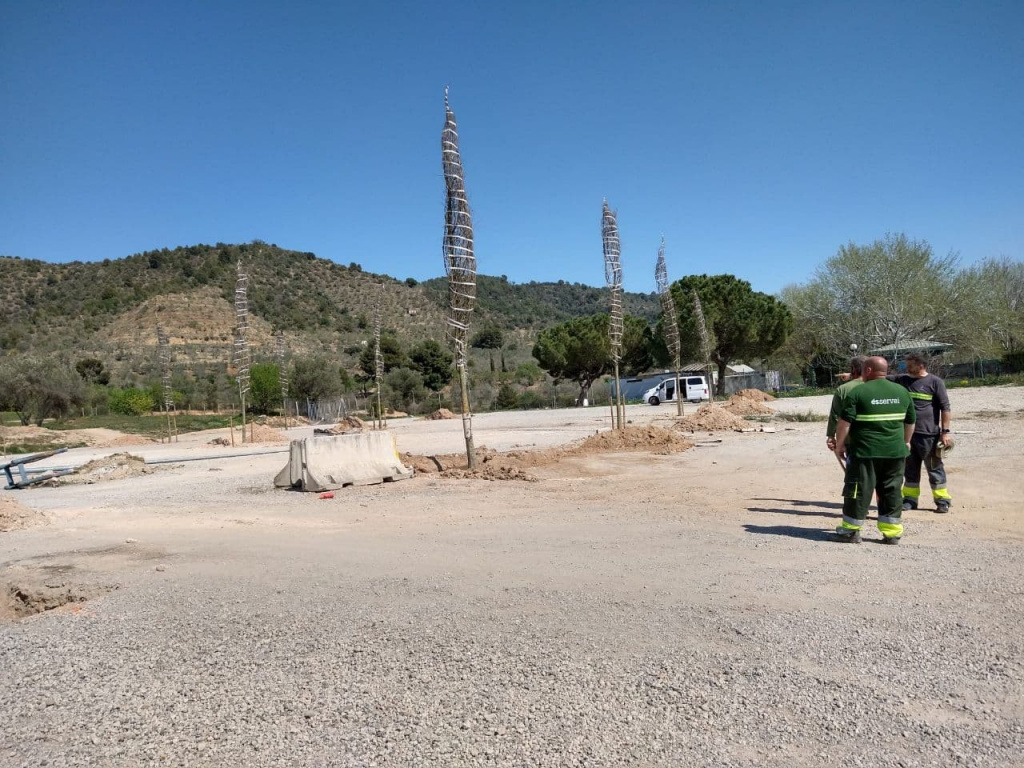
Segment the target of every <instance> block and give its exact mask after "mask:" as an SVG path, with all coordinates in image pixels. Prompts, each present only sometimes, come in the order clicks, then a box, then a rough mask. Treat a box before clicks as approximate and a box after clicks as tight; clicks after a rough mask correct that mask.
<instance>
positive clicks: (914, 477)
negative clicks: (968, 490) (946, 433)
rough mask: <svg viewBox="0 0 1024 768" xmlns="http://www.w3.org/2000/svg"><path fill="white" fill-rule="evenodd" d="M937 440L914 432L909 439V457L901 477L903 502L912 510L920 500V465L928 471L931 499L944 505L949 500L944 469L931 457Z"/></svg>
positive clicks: (936, 436) (934, 436)
mask: <svg viewBox="0 0 1024 768" xmlns="http://www.w3.org/2000/svg"><path fill="white" fill-rule="evenodd" d="M938 439H939V436H938V435H919V434H917V433H916V432H915V433H914V436H913V437H912V438H910V456H908V457H907V469H906V472H905V473H904V475H903V501H904V502H909V503H910V506H911V507H913V508H914V509H917V502H918V500H919V499H920V498H921V464H922V463H924V466H925V469H926V470H927V471H928V483H929V484H930V485H931V487H932V499H933V500H934V501H935V502H940V501H943V502H946V503H949V501H950V500H951V497H950V495H949V490H948V489H947V488H946V467H945V466H944V465H943V464H942V462H941V461H938V460H936V459H935V457H934V456H933V455H932V452H933V451H934V450H935V442H936V441H937V440H938Z"/></svg>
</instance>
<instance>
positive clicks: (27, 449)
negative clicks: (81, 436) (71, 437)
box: [0, 440, 86, 456]
mask: <svg viewBox="0 0 1024 768" xmlns="http://www.w3.org/2000/svg"><path fill="white" fill-rule="evenodd" d="M85 445H86V444H85V443H54V442H48V441H43V440H35V441H26V442H23V443H7V444H0V455H4V454H5V455H8V456H10V455H12V454H15V453H45V452H46V451H55V450H57V449H58V448H83V447H85Z"/></svg>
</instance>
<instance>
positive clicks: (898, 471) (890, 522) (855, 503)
mask: <svg viewBox="0 0 1024 768" xmlns="http://www.w3.org/2000/svg"><path fill="white" fill-rule="evenodd" d="M904 464H905V459H863V458H858V457H856V456H851V457H850V463H849V464H848V465H847V467H846V479H845V482H844V484H843V522H842V525H841V526H840V527H841V528H845V529H847V530H850V531H859V530H860V529H861V527H862V526H863V525H864V520H865V519H867V516H868V507H870V506H871V496H872V492H875V493H877V494H878V530H879V532H881V534H882V535H883V536H885V537H886V538H898V537H900V536H902V535H903V519H902V518H903V510H902V506H901V501H902V500H901V497H900V489H901V488H902V487H903V468H904Z"/></svg>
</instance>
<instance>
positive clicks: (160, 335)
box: [156, 325, 178, 443]
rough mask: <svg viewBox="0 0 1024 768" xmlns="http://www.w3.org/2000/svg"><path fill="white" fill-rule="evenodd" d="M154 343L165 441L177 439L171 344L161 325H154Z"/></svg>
mask: <svg viewBox="0 0 1024 768" xmlns="http://www.w3.org/2000/svg"><path fill="white" fill-rule="evenodd" d="M156 343H157V346H158V347H159V350H160V385H161V389H162V390H163V409H164V413H165V414H166V415H167V442H168V443H169V442H171V437H172V436H173V438H174V441H175V442H177V441H178V424H177V420H176V419H175V417H174V389H173V387H172V386H171V344H170V339H168V338H167V334H166V333H165V332H164V329H163V326H160V325H158V326H157V327H156Z"/></svg>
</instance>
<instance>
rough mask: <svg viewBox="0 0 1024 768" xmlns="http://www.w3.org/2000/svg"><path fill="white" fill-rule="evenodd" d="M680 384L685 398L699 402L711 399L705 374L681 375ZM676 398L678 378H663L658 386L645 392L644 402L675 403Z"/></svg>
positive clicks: (654, 403)
mask: <svg viewBox="0 0 1024 768" xmlns="http://www.w3.org/2000/svg"><path fill="white" fill-rule="evenodd" d="M679 386H680V387H682V390H683V400H688V401H690V402H691V403H699V402H700V401H701V400H710V399H711V391H710V389H709V388H708V380H707V379H706V378H704V377H703V376H680V377H679ZM675 399H676V378H675V376H673V377H672V378H671V379H663V380H662V381H661V382H660V383H659V384H657V385H656V386H653V387H651V388H650V389H648V390H647V391H646V392H644V402H645V403H650V404H651V405H661V404H662V403H673V402H675Z"/></svg>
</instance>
